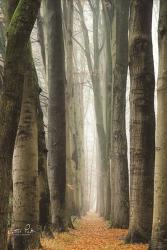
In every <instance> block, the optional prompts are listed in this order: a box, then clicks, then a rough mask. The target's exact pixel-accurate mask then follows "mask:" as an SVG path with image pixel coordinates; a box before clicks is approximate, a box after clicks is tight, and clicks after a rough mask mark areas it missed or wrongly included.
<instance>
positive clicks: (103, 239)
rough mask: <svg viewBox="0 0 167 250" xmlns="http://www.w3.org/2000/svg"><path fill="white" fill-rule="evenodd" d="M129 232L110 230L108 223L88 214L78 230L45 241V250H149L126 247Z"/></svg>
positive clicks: (136, 245)
mask: <svg viewBox="0 0 167 250" xmlns="http://www.w3.org/2000/svg"><path fill="white" fill-rule="evenodd" d="M126 234H127V230H119V229H108V228H107V225H106V222H105V221H104V220H103V219H102V218H99V217H98V216H97V215H95V214H88V215H87V216H85V217H83V218H82V219H81V220H79V222H78V223H77V226H76V229H75V230H71V231H70V232H68V233H62V234H60V235H57V236H55V239H43V240H42V245H43V247H44V250H127V249H129V250H147V245H142V244H134V245H125V244H124V243H123V241H122V239H123V238H124V237H125V235H126Z"/></svg>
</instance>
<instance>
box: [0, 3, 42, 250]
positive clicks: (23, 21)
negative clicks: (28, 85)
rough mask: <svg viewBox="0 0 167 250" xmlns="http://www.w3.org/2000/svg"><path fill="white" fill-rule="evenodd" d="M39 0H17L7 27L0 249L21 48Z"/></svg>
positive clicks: (0, 105)
mask: <svg viewBox="0 0 167 250" xmlns="http://www.w3.org/2000/svg"><path fill="white" fill-rule="evenodd" d="M39 6H40V0H35V1H34V0H33V1H31V0H28V1H27V0H20V1H19V3H18V5H17V8H16V10H15V13H14V15H13V16H12V19H11V22H10V24H9V27H8V37H7V41H8V42H7V48H6V55H5V66H4V84H3V89H2V95H1V97H0V110H1V113H0V127H1V129H0V186H1V189H0V200H1V203H0V211H1V213H0V242H1V245H0V249H2V250H6V249H7V214H8V201H9V191H10V188H9V187H10V185H9V182H10V181H11V169H12V157H13V150H14V143H15V137H16V132H17V127H18V120H19V119H18V118H19V114H20V109H21V99H22V89H23V82H24V69H23V67H24V66H23V65H24V64H23V63H22V62H23V61H24V50H25V47H26V46H27V44H28V41H29V38H30V33H31V30H32V28H33V25H34V22H35V20H36V16H37V13H38V9H39Z"/></svg>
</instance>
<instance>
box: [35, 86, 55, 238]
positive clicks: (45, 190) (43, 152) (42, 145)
mask: <svg viewBox="0 0 167 250" xmlns="http://www.w3.org/2000/svg"><path fill="white" fill-rule="evenodd" d="M37 86H38V85H37ZM38 89H39V87H38ZM37 94H38V93H37ZM37 108H38V116H37V119H38V177H39V224H40V226H41V229H42V231H43V232H44V233H46V234H47V235H49V236H51V235H52V234H51V231H50V223H51V214H50V193H49V185H48V178H47V177H48V176H47V148H46V139H45V129H44V122H43V112H42V108H41V104H40V100H39V97H38V100H37Z"/></svg>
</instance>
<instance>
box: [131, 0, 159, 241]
mask: <svg viewBox="0 0 167 250" xmlns="http://www.w3.org/2000/svg"><path fill="white" fill-rule="evenodd" d="M152 6H153V1H152V0H147V1H141V0H133V1H131V9H130V27H129V68H130V81H131V83H130V117H131V118H130V182H131V185H130V225H129V233H128V236H127V242H147V241H148V240H149V239H150V236H151V227H152V212H153V185H154V181H153V179H154V155H155V114H154V85H155V79H154V65H153V52H152V36H151V25H152Z"/></svg>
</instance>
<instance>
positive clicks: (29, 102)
mask: <svg viewBox="0 0 167 250" xmlns="http://www.w3.org/2000/svg"><path fill="white" fill-rule="evenodd" d="M26 64H27V66H26V67H25V68H26V69H27V70H26V71H25V77H24V90H23V99H22V107H21V114H20V121H19V127H18V131H17V137H16V143H15V150H14V156H13V197H14V199H13V225H12V228H13V230H14V231H15V229H20V230H21V231H22V233H23V234H24V229H25V228H26V226H27V225H28V224H29V225H30V227H31V228H32V229H33V230H34V233H32V234H31V233H30V235H29V236H26V237H24V236H21V235H18V236H17V237H16V236H15V235H14V237H13V238H14V239H13V248H14V250H17V249H19V248H20V247H21V246H24V247H23V249H28V248H31V249H36V248H37V247H39V228H38V226H39V187H38V130H37V113H36V112H37V95H36V93H37V91H36V73H35V71H34V66H33V61H32V57H31V50H30V49H29V48H28V51H27V63H26Z"/></svg>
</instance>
